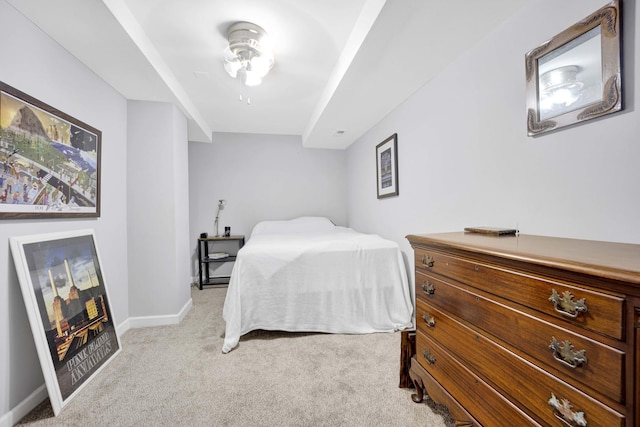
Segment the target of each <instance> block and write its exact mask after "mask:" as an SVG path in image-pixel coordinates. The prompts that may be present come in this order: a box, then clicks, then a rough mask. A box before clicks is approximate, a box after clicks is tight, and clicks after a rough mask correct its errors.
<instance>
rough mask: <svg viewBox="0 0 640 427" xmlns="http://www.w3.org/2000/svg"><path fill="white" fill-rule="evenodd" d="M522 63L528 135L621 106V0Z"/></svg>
mask: <svg viewBox="0 0 640 427" xmlns="http://www.w3.org/2000/svg"><path fill="white" fill-rule="evenodd" d="M598 41H599V42H600V43H598ZM590 48H591V49H590ZM525 65H526V77H527V134H528V135H529V136H535V135H540V134H542V133H545V132H550V131H554V130H557V129H560V128H562V127H565V126H570V125H573V124H576V123H579V122H583V121H585V120H590V119H594V118H597V117H601V116H604V115H607V114H611V113H615V112H616V111H620V110H622V79H621V72H620V0H612V1H611V2H610V3H608V4H607V5H605V6H604V7H602V8H601V9H599V10H597V11H596V12H594V13H593V14H591V15H589V16H588V17H586V18H584V19H583V20H581V21H580V22H578V23H576V24H574V25H573V26H571V27H569V28H567V29H566V30H564V31H563V32H561V33H560V34H558V35H556V36H555V37H553V38H552V39H551V40H549V41H547V42H545V43H543V44H541V45H540V46H538V47H536V48H535V49H533V50H531V51H529V52H527V54H526V55H525ZM582 76H585V77H587V78H588V80H587V84H585V82H583V81H581V80H580V78H582ZM553 95H555V98H554V96H553ZM557 95H560V96H557Z"/></svg>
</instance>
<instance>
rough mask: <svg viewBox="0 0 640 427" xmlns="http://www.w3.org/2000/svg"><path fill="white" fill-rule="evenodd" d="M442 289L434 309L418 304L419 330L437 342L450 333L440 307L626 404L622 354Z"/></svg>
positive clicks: (568, 378) (445, 287) (581, 384)
mask: <svg viewBox="0 0 640 427" xmlns="http://www.w3.org/2000/svg"><path fill="white" fill-rule="evenodd" d="M437 283H438V291H439V293H438V296H437V297H436V298H434V299H433V301H431V302H430V303H431V304H434V306H430V305H429V304H427V303H425V302H423V301H421V300H418V301H417V310H416V323H417V327H418V329H420V330H422V331H424V332H425V333H426V334H428V335H429V336H432V337H434V338H435V339H437V340H441V339H443V337H442V334H444V333H447V332H446V331H445V328H444V327H443V324H442V322H444V321H445V320H446V318H445V317H444V316H443V314H444V313H443V312H442V311H440V310H439V309H438V308H436V306H438V307H441V309H444V310H445V312H448V313H451V314H453V315H455V316H458V317H460V318H462V319H464V320H465V321H467V322H469V323H470V324H471V325H473V326H474V327H477V328H480V329H483V330H485V331H487V332H489V333H490V334H492V335H494V336H495V337H497V338H499V339H501V340H503V341H505V342H507V343H509V344H511V345H512V346H514V347H516V348H518V349H519V350H521V351H523V352H524V353H526V354H528V355H529V356H530V357H531V358H532V360H534V361H535V360H537V361H539V362H542V363H543V364H546V365H547V366H550V367H552V368H554V369H556V370H558V371H559V372H560V373H559V374H558V375H559V376H560V378H562V379H563V380H566V381H569V382H570V383H571V384H573V385H575V386H577V387H582V388H584V387H589V388H592V389H594V390H598V391H599V392H600V393H603V394H604V395H606V396H608V397H609V398H611V399H612V400H614V401H616V402H620V403H623V400H624V392H625V390H624V362H625V354H624V353H623V352H621V351H619V350H617V349H615V348H611V347H609V346H606V345H604V344H602V343H599V342H597V341H593V340H590V339H588V338H585V337H583V336H581V335H578V334H575V333H573V332H571V331H568V330H566V329H561V328H558V327H556V326H554V325H553V324H550V323H547V322H544V321H541V320H540V319H536V318H534V317H531V316H528V315H526V314H524V313H520V312H519V311H517V310H514V309H512V308H510V307H507V306H504V305H501V304H496V303H495V302H493V301H491V300H490V299H487V298H485V297H483V296H481V295H476V294H473V293H471V292H468V291H466V290H464V289H460V288H458V287H456V286H453V285H449V284H446V283H444V282H437ZM523 337H526V339H523ZM554 339H555V341H554ZM567 342H568V343H569V344H567ZM572 355H573V356H572Z"/></svg>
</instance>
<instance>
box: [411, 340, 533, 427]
mask: <svg viewBox="0 0 640 427" xmlns="http://www.w3.org/2000/svg"><path fill="white" fill-rule="evenodd" d="M416 350H417V353H416V355H415V356H414V360H415V361H417V362H418V363H419V364H420V366H422V367H423V368H425V370H426V371H427V372H428V374H429V375H430V376H431V377H433V378H434V379H435V380H436V381H437V382H438V383H440V384H441V385H442V386H443V387H444V388H446V390H447V391H448V392H449V393H450V394H451V396H453V398H454V399H456V401H457V402H458V403H459V404H460V405H462V406H463V407H464V408H465V410H467V411H468V412H469V413H470V414H471V415H472V416H473V417H474V418H475V419H477V420H478V422H480V423H482V425H485V426H540V424H539V423H538V422H536V421H535V420H534V419H532V418H531V417H529V416H528V415H527V414H526V413H524V412H523V411H522V410H520V409H519V408H518V407H517V406H515V405H514V404H513V403H511V402H510V401H509V400H508V399H505V397H504V396H502V395H500V394H499V393H498V392H496V390H494V389H493V388H492V387H491V386H490V385H488V384H487V383H486V382H485V381H483V380H482V379H481V378H479V377H478V376H477V375H475V374H474V373H473V372H471V371H470V370H469V369H467V368H466V367H464V366H463V365H461V364H460V362H458V361H457V360H456V359H455V358H453V357H451V356H450V355H449V354H448V353H447V351H446V350H445V349H443V348H442V347H440V346H439V345H437V344H436V343H435V342H434V341H432V340H431V339H429V338H428V337H427V336H425V335H424V334H423V333H421V332H420V331H418V332H417V333H416Z"/></svg>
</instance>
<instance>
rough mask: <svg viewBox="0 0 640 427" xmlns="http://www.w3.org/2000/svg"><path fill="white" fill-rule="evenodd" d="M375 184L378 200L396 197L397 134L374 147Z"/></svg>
mask: <svg viewBox="0 0 640 427" xmlns="http://www.w3.org/2000/svg"><path fill="white" fill-rule="evenodd" d="M376 183H377V194H378V199H384V198H387V197H393V196H398V195H399V194H400V192H399V186H398V134H396V133H394V134H393V135H391V136H390V137H389V138H387V139H385V140H384V141H382V142H381V143H380V144H378V145H377V146H376Z"/></svg>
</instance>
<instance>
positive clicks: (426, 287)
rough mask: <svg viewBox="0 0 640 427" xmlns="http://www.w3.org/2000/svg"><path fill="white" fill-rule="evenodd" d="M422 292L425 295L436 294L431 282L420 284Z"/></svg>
mask: <svg viewBox="0 0 640 427" xmlns="http://www.w3.org/2000/svg"><path fill="white" fill-rule="evenodd" d="M422 292H424V293H425V294H427V295H433V294H435V293H436V287H435V285H434V284H433V283H431V282H423V283H422Z"/></svg>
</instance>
